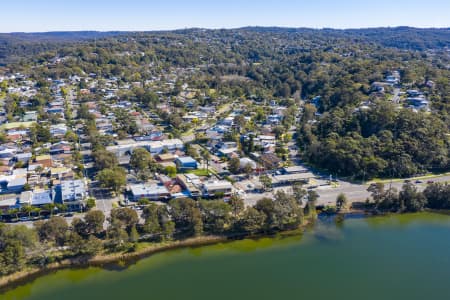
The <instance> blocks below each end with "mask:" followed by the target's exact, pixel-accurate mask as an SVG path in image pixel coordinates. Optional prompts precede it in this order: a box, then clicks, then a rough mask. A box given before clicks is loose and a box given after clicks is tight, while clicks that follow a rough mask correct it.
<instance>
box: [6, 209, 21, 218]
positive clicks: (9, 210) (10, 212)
mask: <svg viewBox="0 0 450 300" xmlns="http://www.w3.org/2000/svg"><path fill="white" fill-rule="evenodd" d="M7 214H8V215H10V216H11V215H16V219H19V210H18V209H17V208H11V209H8V212H7Z"/></svg>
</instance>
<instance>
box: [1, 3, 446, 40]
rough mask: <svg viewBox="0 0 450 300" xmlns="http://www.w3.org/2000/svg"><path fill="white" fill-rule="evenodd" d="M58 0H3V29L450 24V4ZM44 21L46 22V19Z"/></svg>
mask: <svg viewBox="0 0 450 300" xmlns="http://www.w3.org/2000/svg"><path fill="white" fill-rule="evenodd" d="M154 2H155V1H144V0H128V1H127V2H126V3H124V2H123V1H119V0H110V1H107V0H97V1H88V0H79V1H77V2H76V3H64V4H63V5H61V4H60V2H59V1H56V0H42V1H39V2H37V1H32V0H23V1H20V3H19V2H10V1H8V2H7V3H3V7H2V11H4V12H6V13H4V16H2V18H1V19H0V32H1V33H16V32H23V33H38V32H79V31H98V32H110V31H124V32H142V31H143V32H145V31H172V30H182V29H191V28H201V29H237V28H242V27H280V28H311V29H328V28H332V29H368V28H387V27H389V28H391V27H414V28H421V29H428V28H449V27H450V21H449V18H448V15H447V12H448V11H450V3H448V2H447V1H442V0H429V1H427V2H426V5H424V4H423V1H419V0H409V1H406V0H400V1H396V2H394V3H391V2H390V1H389V0H379V1H377V2H376V3H361V1H357V0H341V1H331V0H316V1H315V2H314V3H310V2H306V1H294V0H284V1H282V0H279V1H275V0H261V1H259V2H258V3H247V2H244V1H240V0H228V1H226V2H223V1H220V2H211V1H206V0H193V1H189V2H186V1H182V0H172V1H170V2H166V3H160V2H156V3H154ZM43 20H44V22H43Z"/></svg>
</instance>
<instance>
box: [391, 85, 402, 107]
mask: <svg viewBox="0 0 450 300" xmlns="http://www.w3.org/2000/svg"><path fill="white" fill-rule="evenodd" d="M392 102H393V103H395V104H398V103H400V89H399V88H394V96H393V97H392Z"/></svg>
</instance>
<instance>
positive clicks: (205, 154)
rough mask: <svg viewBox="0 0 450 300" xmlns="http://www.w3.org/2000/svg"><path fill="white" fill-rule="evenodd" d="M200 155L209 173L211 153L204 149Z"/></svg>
mask: <svg viewBox="0 0 450 300" xmlns="http://www.w3.org/2000/svg"><path fill="white" fill-rule="evenodd" d="M200 154H201V155H202V157H203V160H205V161H206V172H208V168H209V160H210V158H211V154H210V153H209V151H208V150H206V149H204V148H203V149H202V150H201V151H200Z"/></svg>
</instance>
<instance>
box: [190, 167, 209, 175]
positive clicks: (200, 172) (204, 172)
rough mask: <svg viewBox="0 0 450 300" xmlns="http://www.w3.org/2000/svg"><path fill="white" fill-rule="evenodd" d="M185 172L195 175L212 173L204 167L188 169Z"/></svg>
mask: <svg viewBox="0 0 450 300" xmlns="http://www.w3.org/2000/svg"><path fill="white" fill-rule="evenodd" d="M186 173H190V174H195V175H197V176H209V175H210V174H212V173H211V171H210V170H206V169H197V170H189V171H187V172H186Z"/></svg>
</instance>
